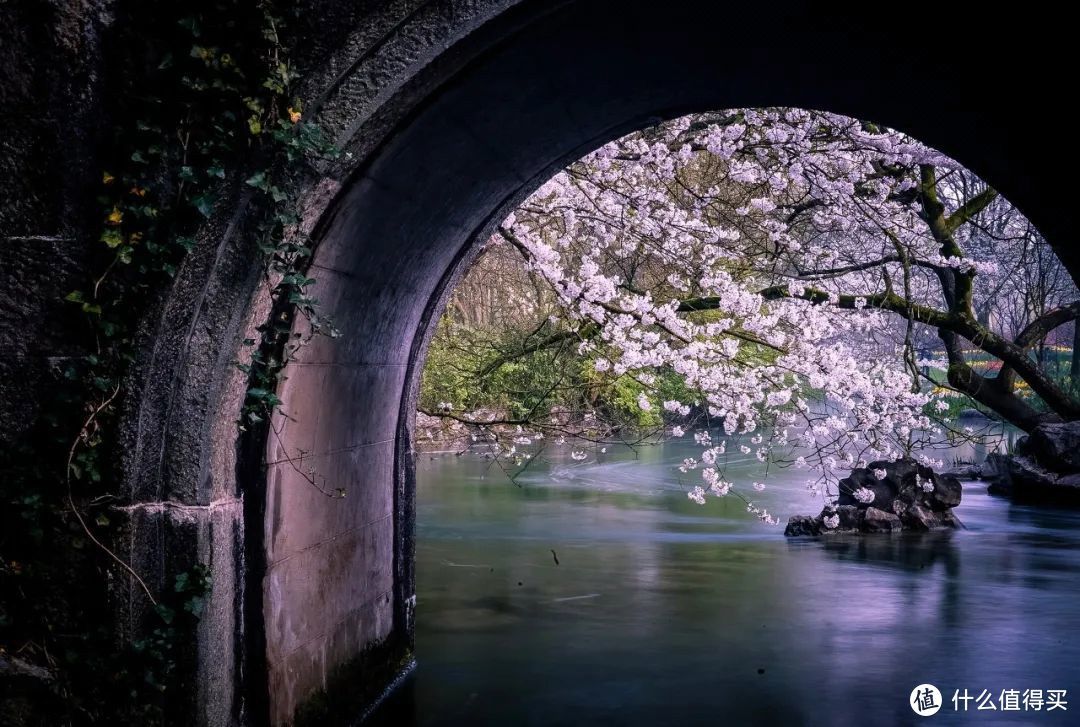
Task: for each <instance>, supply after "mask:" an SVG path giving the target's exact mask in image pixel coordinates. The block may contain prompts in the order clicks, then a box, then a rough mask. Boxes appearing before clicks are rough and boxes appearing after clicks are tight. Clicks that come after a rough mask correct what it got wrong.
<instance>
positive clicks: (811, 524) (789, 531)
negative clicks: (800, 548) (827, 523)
mask: <svg viewBox="0 0 1080 727" xmlns="http://www.w3.org/2000/svg"><path fill="white" fill-rule="evenodd" d="M784 535H786V536H788V537H797V536H799V535H821V520H820V519H819V518H815V517H810V516H809V515H792V516H791V518H790V519H789V520H788V524H787V527H786V528H784Z"/></svg>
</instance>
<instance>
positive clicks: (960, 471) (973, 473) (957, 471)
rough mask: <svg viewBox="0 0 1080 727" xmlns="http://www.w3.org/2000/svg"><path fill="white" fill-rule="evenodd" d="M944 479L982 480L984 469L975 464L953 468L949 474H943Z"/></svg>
mask: <svg viewBox="0 0 1080 727" xmlns="http://www.w3.org/2000/svg"><path fill="white" fill-rule="evenodd" d="M941 476H942V477H955V478H956V479H958V480H980V479H982V476H983V474H982V468H981V467H979V466H978V465H974V464H964V465H960V466H958V467H953V468H952V469H951V470H949V471H948V472H942V473H941Z"/></svg>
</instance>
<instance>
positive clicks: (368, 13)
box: [125, 0, 1080, 724]
mask: <svg viewBox="0 0 1080 727" xmlns="http://www.w3.org/2000/svg"><path fill="white" fill-rule="evenodd" d="M345 5H347V4H346V3H336V2H332V1H329V0H327V1H326V2H322V3H318V2H312V3H310V11H309V12H310V13H312V14H313V17H311V18H307V19H305V20H304V23H306V24H307V25H308V26H310V27H311V32H314V33H316V34H317V33H318V32H319V29H320V28H321V27H322V25H321V23H326V28H325V29H326V35H327V36H328V38H321V37H317V36H314V35H313V36H312V37H313V43H314V46H315V47H314V48H313V49H312V50H311V51H310V58H309V61H310V63H311V64H312V66H313V69H312V72H311V73H310V74H309V78H310V79H311V80H310V81H309V86H308V89H307V95H308V96H309V97H310V98H311V99H313V100H314V104H313V106H312V108H313V110H314V111H315V112H317V113H318V114H319V118H320V120H321V121H323V123H324V124H326V125H327V126H328V128H330V129H331V130H332V131H333V132H334V133H335V134H336V136H337V138H338V140H339V142H340V144H341V145H342V146H343V147H344V148H345V149H347V150H348V151H349V152H350V153H351V159H350V160H348V161H345V162H342V163H341V164H340V165H337V166H333V167H328V168H326V169H324V170H322V171H323V174H322V176H321V177H319V178H313V179H312V180H311V183H310V189H309V191H308V194H307V196H306V198H305V203H306V205H307V206H308V209H307V214H306V217H307V218H308V220H309V221H310V223H311V225H312V227H313V235H314V237H315V238H316V240H317V241H318V247H317V252H316V255H315V258H314V261H313V272H312V273H311V275H312V277H314V278H316V280H317V281H318V282H317V284H316V286H315V287H316V290H315V295H316V296H317V297H318V298H319V299H320V300H321V301H322V302H323V305H324V307H325V309H326V311H327V313H328V314H329V315H330V316H331V317H332V318H333V319H334V321H335V323H336V325H337V327H338V328H339V329H341V331H342V333H343V337H342V338H340V339H336V340H330V339H319V340H317V341H316V343H315V344H314V345H312V346H310V347H309V348H307V349H306V350H305V351H304V352H303V354H302V357H301V359H300V360H298V361H297V362H296V363H295V364H293V365H292V366H291V367H290V370H289V371H288V378H287V380H286V381H285V382H284V383H283V384H282V386H281V391H280V396H281V398H282V399H284V400H285V401H286V404H287V409H288V411H289V414H290V416H291V418H290V419H288V420H280V421H279V422H278V423H277V429H278V430H279V435H275V436H274V437H272V438H271V439H270V440H269V441H267V442H265V443H259V447H258V449H259V451H257V452H247V453H245V452H242V451H239V450H238V448H237V444H236V435H235V428H234V427H235V425H234V424H233V422H234V420H235V418H236V412H237V411H238V410H239V406H240V402H241V399H242V392H243V388H244V382H243V380H242V378H241V377H240V375H239V374H237V373H236V372H234V371H233V370H232V369H231V368H230V364H231V362H232V361H233V360H235V358H236V356H237V352H238V350H239V345H238V342H239V341H240V339H242V338H243V337H245V335H247V333H246V332H248V331H250V330H251V329H252V327H253V326H254V325H255V324H257V322H258V321H259V320H260V319H261V318H262V317H264V316H265V315H266V305H265V301H264V300H263V299H262V298H261V297H260V295H259V294H258V289H257V285H256V278H257V274H256V271H255V270H254V269H253V268H252V265H251V264H250V260H251V259H252V256H251V254H250V253H251V251H250V250H247V249H245V248H244V245H243V243H242V242H240V238H239V237H238V236H235V235H234V234H233V232H232V231H233V228H234V227H235V226H238V225H242V213H240V212H238V213H236V215H234V217H233V218H231V219H224V220H222V221H221V222H220V224H219V226H218V227H217V228H216V229H215V230H212V231H211V233H212V234H210V235H208V236H207V237H206V238H205V239H204V240H203V243H202V244H201V247H200V248H199V249H198V250H197V251H196V253H195V255H194V256H193V258H192V260H191V261H190V263H189V264H188V266H187V267H186V269H185V270H184V271H183V273H182V275H181V276H180V279H179V281H178V283H177V286H176V288H175V289H174V291H173V292H172V294H171V296H170V298H169V300H168V301H166V303H165V306H164V309H163V311H162V312H161V314H160V317H159V318H158V319H157V321H156V323H155V325H154V326H153V327H152V329H148V330H147V331H146V343H145V346H144V347H143V350H144V352H145V354H144V357H143V359H142V360H141V362H140V364H139V369H138V371H137V375H136V379H137V381H139V382H141V389H140V396H139V399H138V401H137V403H136V405H135V406H133V407H132V410H131V412H130V414H129V416H128V418H127V422H128V425H127V436H128V441H129V443H130V445H131V446H130V448H129V452H130V454H129V455H128V459H127V461H126V462H125V467H126V472H127V474H128V481H129V483H130V486H131V496H132V500H133V502H136V503H140V504H142V505H147V506H146V507H142V508H138V509H136V510H135V513H136V514H135V516H134V527H133V536H132V540H131V544H130V551H131V553H132V555H133V556H134V560H135V561H137V562H138V564H139V566H140V568H142V569H143V570H144V571H146V572H151V573H164V572H166V571H167V569H168V565H167V562H168V549H167V548H165V549H162V548H160V547H156V546H154V545H153V544H152V543H153V541H160V540H164V541H166V542H168V543H172V544H173V546H172V547H175V548H177V549H187V550H189V551H190V552H192V553H195V554H197V557H198V558H199V559H201V560H205V561H210V562H211V563H212V564H213V568H214V573H215V582H214V583H215V585H214V592H213V594H212V598H211V602H210V609H209V612H208V616H207V618H205V619H204V622H203V625H202V626H201V629H202V632H201V634H200V644H199V665H198V670H199V690H200V692H199V696H198V700H197V701H198V707H197V708H198V712H199V716H198V719H199V720H200V721H202V722H205V723H208V724H222V723H228V722H239V721H249V722H253V723H261V722H262V721H264V720H269V721H271V722H273V723H284V722H287V721H289V720H290V719H291V718H292V715H293V714H294V713H295V711H296V710H297V708H299V707H301V706H302V705H303V704H304V703H305V702H306V701H307V700H309V699H310V697H312V695H313V694H315V693H317V692H318V691H320V690H323V689H328V688H329V689H331V692H330V696H331V698H333V691H332V690H333V688H334V685H335V683H336V682H335V675H339V676H340V677H341V678H345V679H347V678H355V675H357V674H360V675H361V677H360V678H361V679H365V680H367V682H368V683H369V685H370V686H372V687H377V686H378V684H379V683H380V682H381V681H382V679H383V677H384V676H385V675H386V674H388V673H390V672H391V671H392V669H391V667H392V666H394V665H395V664H397V661H398V660H399V659H400V658H401V657H402V655H404V654H405V653H406V652H407V650H408V648H409V646H410V640H411V628H412V627H411V619H412V608H413V572H412V520H413V503H412V491H413V481H412V478H413V473H412V465H411V452H410V429H411V412H412V410H413V408H414V401H415V400H414V397H415V384H416V380H417V376H418V373H419V369H420V366H421V363H422V359H423V355H424V351H425V347H426V342H427V336H428V334H429V332H430V324H431V322H432V321H433V320H435V319H436V318H437V315H438V313H439V311H440V309H441V305H442V302H443V300H444V297H445V294H446V292H447V291H448V290H449V289H450V288H451V287H452V285H453V283H454V281H455V280H456V278H457V276H458V275H459V274H460V272H461V270H462V269H463V267H464V266H465V264H466V262H467V261H468V259H469V256H470V250H471V249H472V245H473V243H474V242H475V241H476V240H478V239H482V238H483V237H484V236H485V233H486V232H488V231H489V230H490V228H491V226H492V225H493V224H494V223H495V222H497V221H498V220H499V219H500V218H501V216H502V215H503V214H505V212H507V211H508V210H509V209H511V208H512V207H513V206H514V204H515V203H516V202H517V201H519V200H520V199H522V198H523V197H524V196H525V195H527V194H528V192H530V191H531V190H532V189H533V188H535V186H536V185H537V184H539V183H540V182H542V181H543V180H544V179H545V178H546V177H547V176H549V175H550V174H551V173H553V172H554V171H555V170H556V169H558V168H559V167H560V166H561V165H563V164H564V163H565V162H566V161H567V160H569V159H571V158H574V157H576V156H580V155H581V154H582V153H584V152H586V151H588V150H590V149H592V148H594V147H596V146H597V145H599V144H601V143H603V142H605V141H607V140H609V139H611V138H614V137H616V136H618V135H620V134H622V133H625V132H627V131H629V130H632V129H634V128H639V127H641V126H644V125H647V124H648V123H650V122H652V121H654V120H658V119H661V118H668V117H671V116H675V115H678V114H681V113H686V112H689V111H693V110H702V109H711V108H726V107H737V106H766V105H794V106H805V107H811V108H825V109H828V110H830V111H836V112H840V113H844V114H847V115H850V116H855V117H859V118H870V119H874V120H878V121H881V122H883V123H886V124H888V125H890V126H894V127H896V128H900V129H902V130H904V131H907V132H909V133H911V134H913V135H914V136H916V137H918V138H919V139H921V140H923V141H925V142H927V143H929V144H931V145H932V146H935V147H937V148H939V149H942V150H943V151H945V152H947V153H950V154H952V155H953V156H955V157H956V158H958V159H960V160H961V161H963V162H964V163H965V164H967V165H969V166H971V167H972V168H973V169H974V170H976V171H977V172H979V173H980V174H982V175H983V176H984V177H985V178H986V179H988V180H989V181H990V182H991V183H993V184H995V185H997V186H998V187H999V188H1000V189H1001V190H1002V191H1003V192H1004V193H1005V194H1006V195H1007V196H1009V197H1010V199H1013V200H1014V201H1015V202H1016V203H1017V204H1018V205H1019V206H1020V207H1021V208H1022V209H1024V210H1025V212H1026V213H1027V214H1028V215H1029V216H1030V217H1031V218H1032V219H1033V220H1034V221H1036V222H1037V223H1038V224H1040V226H1041V227H1042V228H1043V229H1044V230H1045V231H1046V232H1047V234H1048V235H1049V236H1050V238H1051V240H1052V241H1054V240H1064V239H1066V238H1065V234H1064V233H1065V232H1067V231H1068V224H1069V220H1068V214H1067V211H1068V206H1067V199H1066V196H1065V195H1066V192H1065V191H1064V190H1062V189H1060V188H1058V187H1056V185H1055V184H1053V179H1054V178H1053V176H1051V174H1052V171H1053V168H1054V164H1055V162H1054V160H1050V159H1046V158H1034V157H1033V155H1032V154H1031V150H1030V148H1029V140H1030V139H1031V138H1035V137H1036V136H1041V135H1043V133H1044V132H1043V131H1042V130H1041V129H1039V125H1040V123H1041V121H1040V119H1041V117H1040V116H1039V115H1038V114H1026V113H1017V109H1034V108H1037V107H1038V106H1039V105H1040V104H1043V105H1048V104H1049V103H1050V99H1049V98H1048V97H1047V96H1045V95H1043V93H1042V92H1041V91H1040V90H1039V89H1038V88H1036V87H1035V86H1033V85H1020V86H1015V87H1011V88H1008V89H1003V88H1002V84H1003V79H1007V78H1009V77H1012V75H1013V74H1014V73H1016V72H1017V71H1021V72H1027V73H1036V72H1040V71H1041V70H1045V69H1047V68H1053V67H1055V66H1057V65H1058V64H1059V63H1064V60H1063V57H1062V56H1058V55H1055V54H1056V53H1059V52H1060V51H1057V50H1055V49H1054V48H1055V47H1061V46H1060V45H1058V44H1056V43H1054V42H1052V41H1048V40H1044V41H1040V45H1041V50H1040V49H1036V48H1035V46H1034V45H1032V46H1031V47H1030V48H1029V47H1027V46H1023V45H1022V44H1017V45H1014V46H1012V48H1013V50H1011V51H1010V52H1011V53H1014V54H1015V56H1010V57H1001V58H998V59H990V60H987V59H979V61H980V62H978V63H976V62H974V61H973V59H971V58H965V57H962V56H960V55H959V54H955V55H950V54H948V53H942V52H940V51H941V49H942V47H943V45H945V40H943V37H942V35H943V33H944V34H946V35H947V34H948V33H949V32H956V33H958V34H959V33H967V34H970V33H972V32H975V31H979V32H983V33H987V34H989V35H988V37H1009V38H1015V37H1017V34H1023V33H1024V32H1025V31H1026V30H1030V29H1031V28H1032V27H1035V28H1039V27H1040V26H1039V25H1037V24H1036V25H1032V24H1033V23H1037V22H1038V20H1040V19H1038V18H1033V17H1030V16H1022V17H1017V16H1016V15H1013V16H1010V17H1008V18H1004V17H1002V18H984V19H982V20H981V21H980V22H979V25H978V26H977V27H976V26H973V25H972V22H973V21H972V20H971V16H969V15H968V14H967V13H966V12H965V11H963V10H962V9H942V10H939V11H938V14H937V15H934V16H932V17H921V16H919V15H917V14H914V15H911V16H910V17H904V18H899V17H898V18H892V19H890V20H889V21H888V24H883V23H880V22H878V21H875V20H872V19H870V18H869V17H867V18H863V17H861V16H856V15H847V14H842V13H839V12H832V11H829V12H826V11H823V10H820V9H817V8H813V7H803V6H801V5H799V4H797V3H786V2H785V3H781V4H780V5H779V6H770V8H769V9H768V11H767V12H766V11H765V10H764V9H762V8H760V7H758V6H745V5H744V6H739V7H734V6H728V5H721V4H717V3H707V2H701V1H698V0H670V1H669V2H667V3H664V4H663V5H662V7H661V8H659V9H658V8H657V6H656V5H655V4H653V3H649V2H646V1H645V0H623V1H622V2H614V1H606V0H595V1H594V0H577V1H572V0H565V1H561V2H555V3H552V2H540V1H539V0H535V1H531V0H525V1H523V2H513V1H512V0H496V1H492V2H486V1H484V0H472V1H471V2H464V1H455V0H445V1H443V2H439V1H437V0H436V1H432V2H421V3H413V2H405V1H404V0H400V1H399V0H393V1H391V2H387V3H382V4H373V7H375V6H376V5H377V6H378V7H377V8H375V9H369V8H366V7H365V8H363V9H360V10H349V9H346V8H345V7H344V6H345ZM320 12H322V13H325V14H326V18H329V19H323V18H321V17H320V16H318V15H317V14H318V13H320ZM1018 12H1030V11H1018ZM335 19H340V20H341V23H342V24H341V26H340V27H331V24H332V22H333V21H334V20H335ZM758 29H760V30H758ZM961 29H963V30H961ZM1040 32H1046V30H1045V28H1041V29H1040ZM1021 54H1025V55H1021ZM1003 107H1005V108H1003ZM1059 249H1060V251H1061V253H1060V254H1061V257H1062V258H1063V260H1064V261H1065V262H1066V264H1067V265H1068V266H1069V267H1070V270H1072V271H1073V273H1074V275H1076V274H1077V272H1078V270H1080V256H1078V255H1077V253H1076V250H1075V248H1071V247H1066V246H1065V245H1064V244H1061V243H1059ZM300 452H303V453H304V455H303V456H304V465H303V466H304V467H305V468H306V466H308V465H310V466H314V467H315V469H316V471H317V472H318V474H319V476H320V477H325V478H326V482H327V483H328V485H329V486H331V487H337V486H343V487H345V489H346V493H347V495H346V497H345V498H344V499H330V498H327V497H325V496H324V495H323V494H321V493H319V492H318V491H316V490H315V489H314V488H312V487H311V486H310V484H309V483H307V482H305V481H304V478H303V477H302V476H300V475H299V474H298V473H297V472H296V469H295V467H294V464H295V460H296V459H297V458H298V457H299V453H300ZM264 458H265V460H266V462H268V463H269V464H268V465H267V467H266V468H265V469H264V468H262V467H261V466H259V463H261V461H262V460H263V459H264ZM290 460H294V461H292V462H291V461H290ZM238 473H239V475H238ZM350 669H351V670H350ZM349 688H351V689H353V690H356V686H355V684H353V685H351V686H350V687H349Z"/></svg>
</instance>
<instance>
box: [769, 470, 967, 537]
mask: <svg viewBox="0 0 1080 727" xmlns="http://www.w3.org/2000/svg"><path fill="white" fill-rule="evenodd" d="M879 475H882V476H879ZM839 489H840V495H839V497H838V499H837V502H836V504H835V505H826V506H825V508H824V509H823V510H822V511H821V513H820V514H819V515H817V516H809V515H794V516H792V517H791V519H790V520H788V524H787V528H786V529H785V530H784V535H788V536H797V535H833V534H838V533H897V532H900V531H902V530H916V531H928V530H936V529H939V528H955V527H958V525H959V521H958V520H957V519H956V518H955V517H954V516H953V514H952V509H953V508H954V507H956V506H957V505H959V504H960V497H961V489H962V488H961V485H960V481H959V480H958V479H956V478H955V477H952V476H949V475H940V474H938V473H937V472H934V471H933V470H932V469H930V468H929V467H924V466H923V465H920V464H917V463H916V462H913V461H912V460H898V461H896V462H872V463H871V464H870V466H869V467H867V468H865V469H864V468H859V469H854V470H852V471H851V474H850V475H848V476H847V477H845V478H844V479H842V480H840V483H839Z"/></svg>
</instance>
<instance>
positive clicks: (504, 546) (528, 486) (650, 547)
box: [376, 437, 1080, 726]
mask: <svg viewBox="0 0 1080 727" xmlns="http://www.w3.org/2000/svg"><path fill="white" fill-rule="evenodd" d="M687 439H689V437H688V438H687ZM729 449H734V447H732V446H731V445H730V444H729ZM696 452H697V448H696V447H695V446H694V445H693V442H692V441H691V442H686V441H674V442H668V443H665V444H662V445H655V446H647V447H642V448H639V449H638V450H637V451H632V450H630V449H629V448H622V447H609V448H608V451H607V452H605V453H600V452H599V451H598V450H592V451H591V452H590V457H589V459H588V460H586V461H584V462H576V461H573V460H572V459H571V458H570V456H569V453H570V450H569V448H561V449H560V448H554V449H553V450H552V451H551V452H550V453H548V454H546V455H545V458H544V460H543V461H542V462H540V461H538V462H537V463H534V464H533V465H532V466H531V467H530V468H529V469H528V470H526V472H525V474H524V475H523V476H522V477H520V478H519V482H518V484H517V485H515V484H513V483H512V482H510V481H509V480H508V479H507V478H506V476H505V475H504V474H503V473H502V472H501V471H500V470H499V469H498V467H495V466H493V465H492V464H491V462H490V461H488V460H485V459H484V458H483V457H482V456H480V455H477V454H475V453H474V454H466V455H462V456H454V455H422V456H421V457H420V459H419V461H418V498H417V503H418V504H417V544H416V561H417V564H416V571H417V597H418V606H417V626H416V655H417V668H416V670H415V672H414V673H413V675H412V676H411V677H410V679H409V680H407V682H406V683H405V685H404V686H403V687H402V688H400V689H399V690H397V691H396V692H395V693H394V695H393V696H392V697H391V698H390V699H389V700H388V701H387V703H386V704H385V705H384V707H383V708H382V709H381V711H380V713H379V714H378V719H377V720H376V721H377V722H378V723H382V724H394V725H410V724H411V725H455V724H467V725H576V724H618V725H664V724H709V725H716V724H725V725H740V724H756V725H773V724H777V725H843V724H847V725H865V724H871V723H872V724H874V725H875V726H882V725H890V724H911V723H914V722H917V721H923V720H925V721H927V722H929V723H934V724H978V725H995V724H1031V725H1051V724H1080V639H1078V637H1077V636H1078V633H1080V512H1077V511H1068V510H1052V509H1040V508H1034V507H1025V506H1017V505H1012V504H1010V503H1009V502H1008V501H1006V500H1002V499H998V498H994V497H991V496H989V495H987V494H986V487H985V484H983V483H978V482H971V483H965V487H964V495H963V502H962V504H961V505H960V506H959V507H958V508H957V509H956V511H955V512H956V514H957V516H958V517H959V518H960V520H961V521H962V522H963V523H964V525H965V526H966V528H965V529H964V530H960V531H956V532H946V533H930V534H921V535H920V534H908V533H905V534H903V535H899V536H888V535H876V536H867V537H850V536H849V537H837V538H833V539H828V538H825V539H808V538H799V539H788V538H785V537H784V536H783V524H781V525H779V526H768V525H764V524H762V523H760V522H758V521H757V520H756V519H754V518H753V517H752V516H750V515H749V514H747V512H746V510H745V506H744V505H743V504H742V502H741V501H739V500H737V499H736V498H734V497H730V496H729V497H727V498H724V499H716V498H710V499H709V500H708V503H707V504H706V505H705V506H699V505H695V504H694V503H692V502H690V501H689V500H688V499H687V498H686V494H685V493H686V490H687V488H688V485H689V484H690V483H691V482H693V483H694V484H696V480H694V479H693V478H692V475H693V473H691V475H680V473H679V472H678V470H677V469H676V465H677V464H678V463H679V462H680V461H681V460H682V459H683V457H687V456H694V455H695V454H696ZM947 454H948V456H954V455H955V454H956V453H947ZM960 454H961V456H966V457H969V456H971V452H970V451H964V452H961V453H960ZM729 466H730V467H731V469H730V470H729V472H730V473H731V474H732V475H733V476H739V477H745V478H746V479H759V478H760V473H759V470H758V467H759V465H758V464H757V463H756V461H750V459H749V458H748V459H745V460H744V461H741V462H740V461H733V462H731V463H730V464H729ZM680 478H681V482H680ZM805 480H806V473H805V472H796V471H793V470H783V471H779V472H774V473H773V474H772V476H771V477H770V478H769V480H768V486H767V488H766V490H765V491H764V492H761V493H753V494H754V495H755V498H754V499H755V501H756V502H759V503H760V504H762V505H764V506H765V507H767V508H768V509H769V510H770V512H773V513H775V514H776V515H778V516H780V517H781V519H782V523H783V522H786V520H787V516H788V515H791V514H796V513H807V514H809V513H816V512H817V511H819V510H820V507H821V502H820V500H815V499H813V498H811V497H810V496H809V494H808V493H807V491H806V489H805V486H804V482H805ZM556 560H557V562H556ZM923 683H930V684H933V685H935V686H936V687H937V688H938V689H939V690H940V691H941V693H942V701H943V702H944V706H943V707H942V708H941V710H940V711H939V712H938V713H937V714H936V715H934V716H932V717H920V716H918V715H916V714H915V713H914V712H913V711H912V709H911V707H910V706H909V697H910V693H911V691H912V689H913V688H914V687H915V686H916V685H919V684H923ZM965 689H966V690H967V694H968V695H969V696H971V697H974V698H975V699H972V700H971V701H970V702H969V703H968V709H967V712H966V713H965V712H964V711H963V706H964V702H963V700H962V699H961V700H959V701H958V702H957V703H956V705H954V703H953V696H954V693H956V692H957V690H959V694H958V695H957V696H958V697H962V696H963V694H964V690H965ZM1029 689H1041V690H1043V692H1044V701H1045V696H1046V693H1047V692H1048V690H1067V691H1066V694H1065V695H1064V700H1065V702H1066V709H1065V710H1062V709H1060V708H1058V709H1054V710H1053V711H1047V705H1046V704H1044V706H1043V708H1042V710H1040V711H1035V710H1034V704H1035V702H1034V701H1029V703H1028V707H1027V709H1026V711H1025V708H1024V705H1023V704H1022V703H1021V704H1020V711H1003V710H1002V705H1003V704H1005V706H1010V705H1009V704H1008V702H1009V695H1008V694H1006V695H1002V690H1017V691H1018V692H1020V693H1021V694H1022V693H1023V692H1024V690H1029ZM983 690H986V691H987V693H988V694H989V695H992V700H990V701H991V703H993V704H994V705H995V706H997V707H998V709H997V710H995V711H990V710H988V709H983V710H977V706H978V701H979V697H980V696H983V694H982V693H983ZM1003 696H1004V699H1005V702H1002V697H1003ZM1033 696H1034V695H1032V694H1030V693H1029V699H1030V698H1031V697H1033ZM1074 698H1075V699H1076V702H1075V705H1074V704H1072V703H1071V702H1072V699H1074ZM986 704H987V700H985V699H984V700H983V706H984V707H985V706H986ZM956 706H958V707H959V709H956V708H955V707H956Z"/></svg>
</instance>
